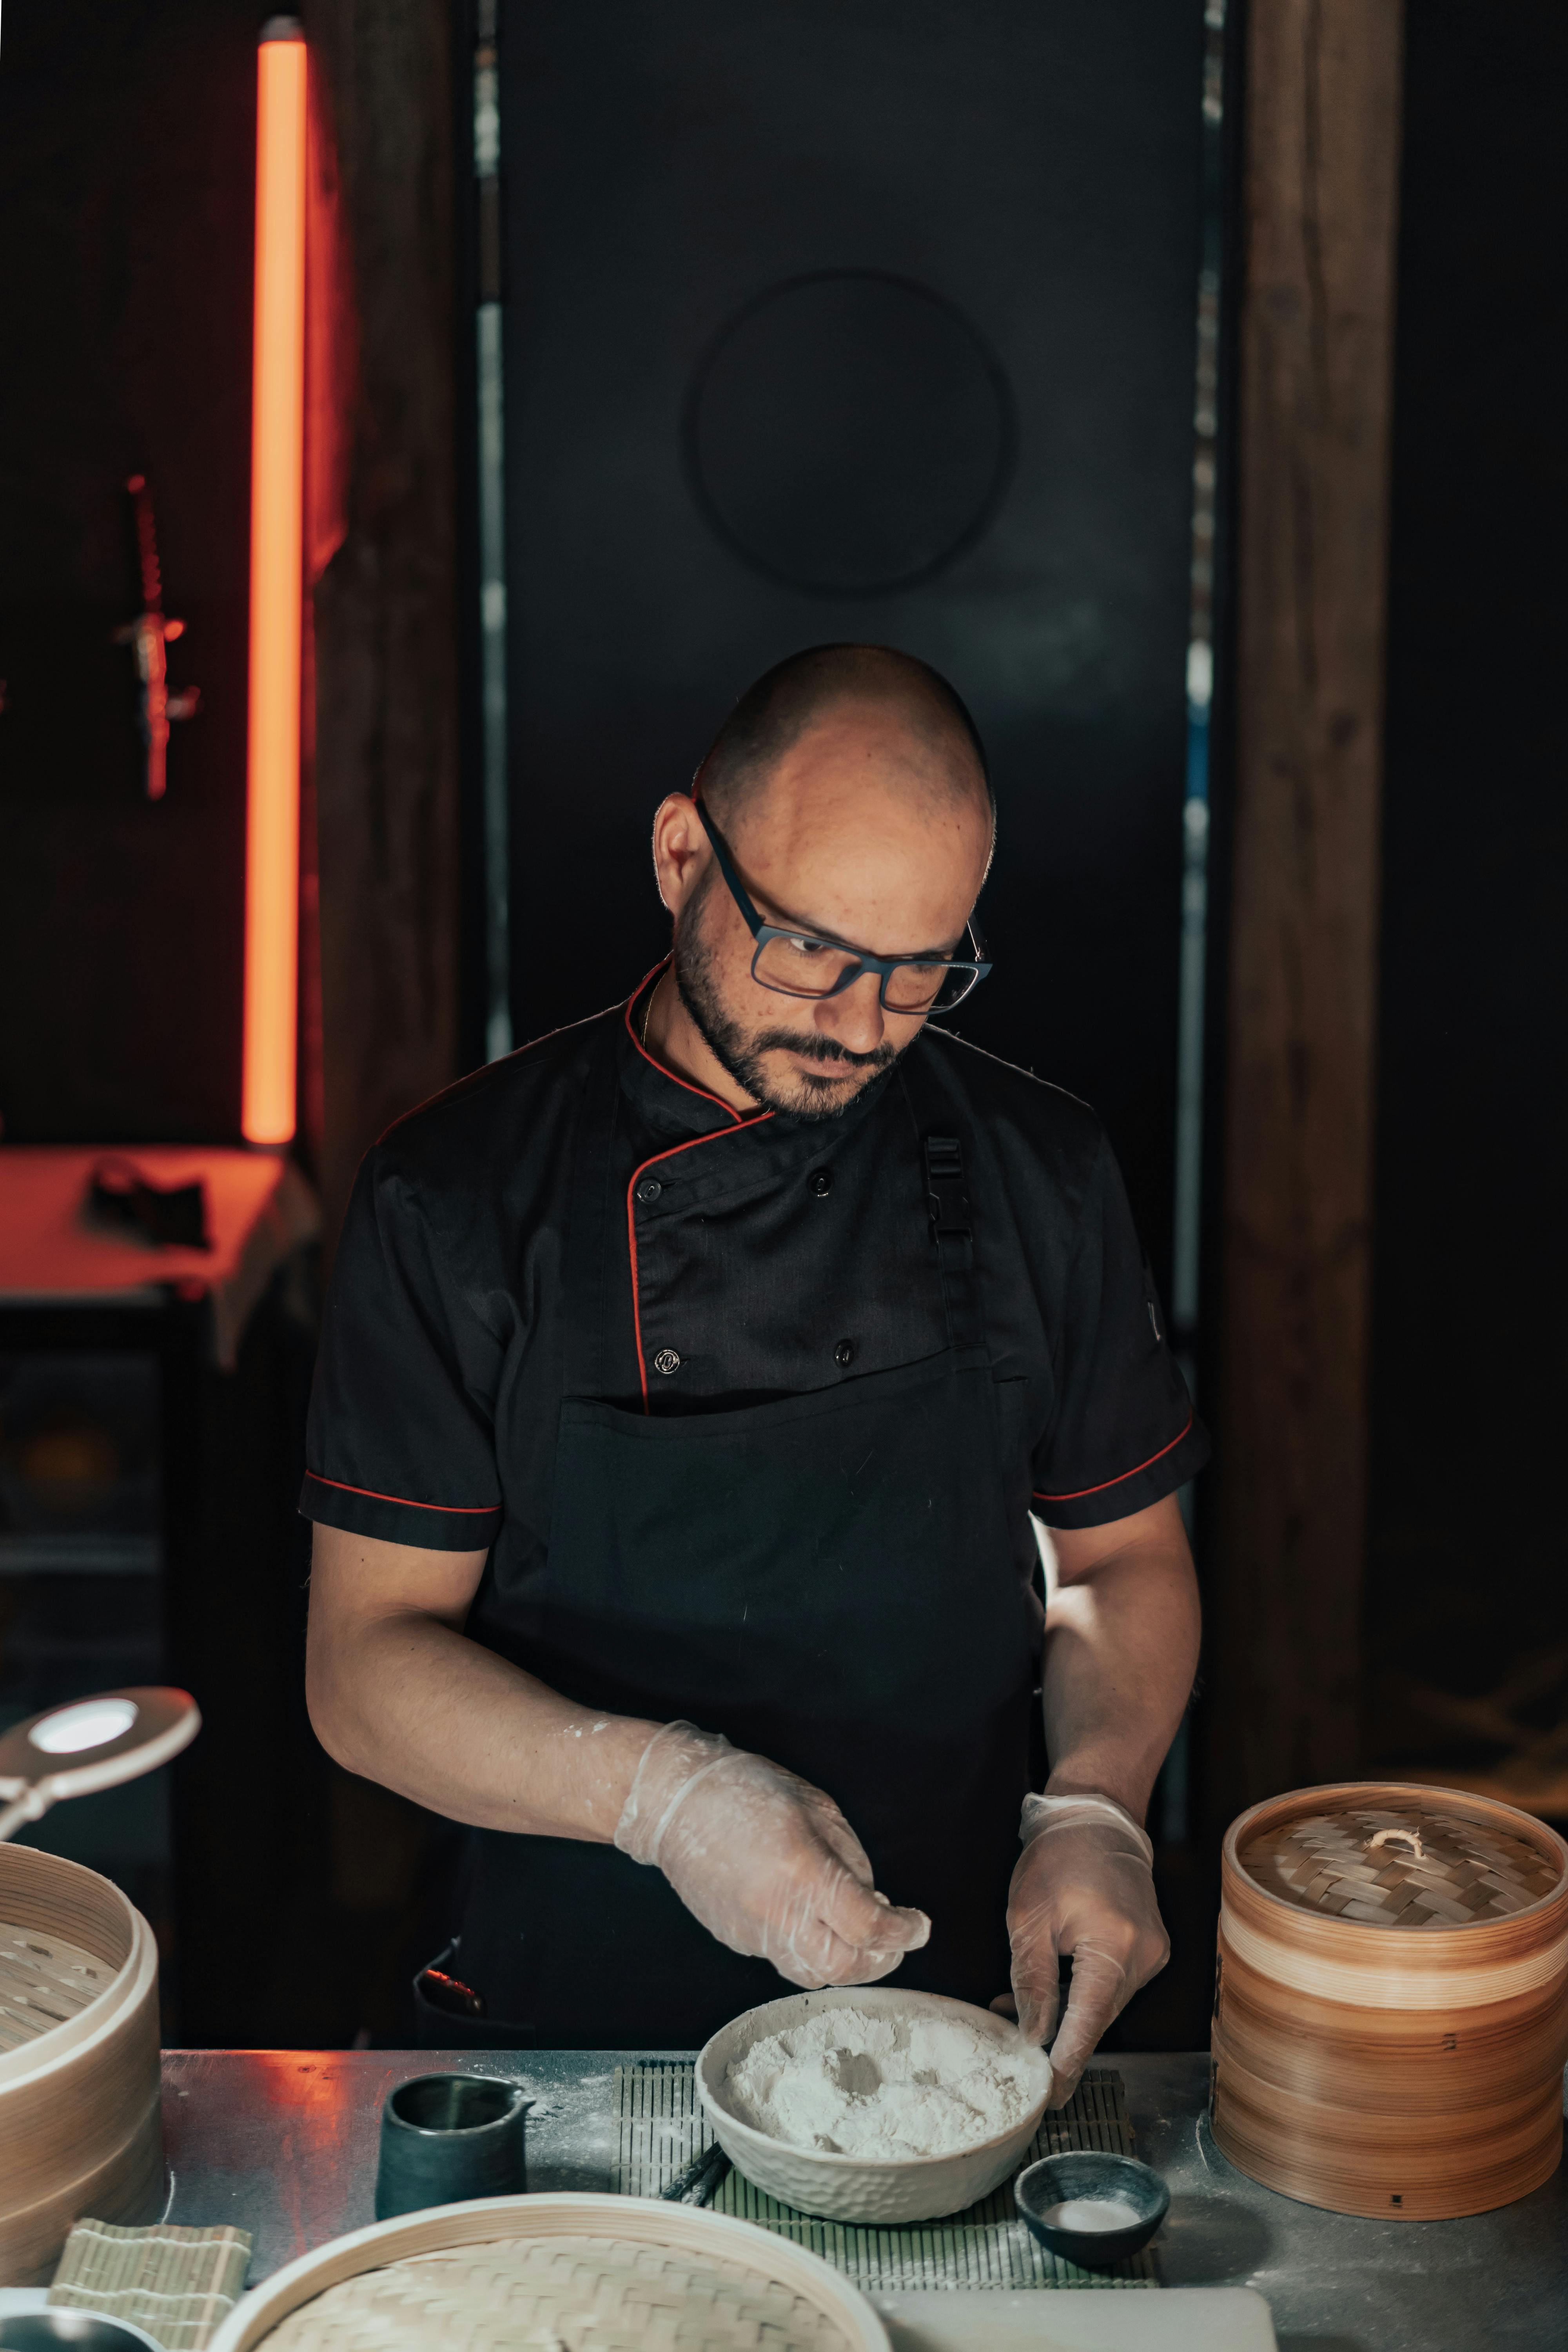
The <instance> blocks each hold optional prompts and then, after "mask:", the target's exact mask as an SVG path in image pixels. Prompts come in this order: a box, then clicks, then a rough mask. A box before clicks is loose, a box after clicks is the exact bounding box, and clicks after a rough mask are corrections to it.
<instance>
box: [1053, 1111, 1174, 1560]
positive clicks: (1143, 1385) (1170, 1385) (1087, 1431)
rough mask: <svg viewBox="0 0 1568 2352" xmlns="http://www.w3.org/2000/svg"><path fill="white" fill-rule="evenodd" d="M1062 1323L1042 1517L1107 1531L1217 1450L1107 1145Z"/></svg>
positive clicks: (1057, 1524) (1090, 1192)
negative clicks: (1174, 1348) (1196, 1406)
mask: <svg viewBox="0 0 1568 2352" xmlns="http://www.w3.org/2000/svg"><path fill="white" fill-rule="evenodd" d="M1059 1314H1060V1321H1059V1324H1058V1330H1057V1332H1056V1333H1055V1335H1054V1342H1055V1344H1054V1346H1053V1350H1052V1353H1053V1358H1054V1362H1055V1370H1056V1375H1057V1407H1056V1411H1055V1412H1054V1413H1053V1415H1052V1418H1051V1422H1050V1425H1049V1427H1048V1428H1047V1432H1046V1434H1045V1436H1044V1438H1043V1439H1042V1440H1041V1442H1040V1444H1038V1445H1037V1447H1036V1449H1035V1454H1034V1475H1033V1478H1032V1482H1031V1483H1032V1485H1033V1486H1034V1489H1035V1496H1034V1508H1035V1510H1036V1512H1037V1516H1038V1517H1040V1518H1041V1519H1043V1520H1044V1521H1045V1523H1046V1525H1047V1527H1053V1528H1097V1527H1103V1526H1104V1525H1105V1524H1106V1523H1107V1522H1108V1521H1109V1520H1111V1519H1124V1518H1127V1517H1131V1514H1132V1513H1133V1512H1134V1511H1142V1510H1146V1509H1147V1508H1148V1507H1149V1505H1150V1504H1151V1503H1157V1502H1159V1501H1160V1500H1161V1498H1162V1497H1163V1496H1166V1495H1170V1494H1173V1493H1174V1492H1175V1490H1176V1488H1177V1487H1178V1486H1184V1485H1185V1484H1186V1482H1187V1480H1188V1479H1189V1478H1191V1477H1192V1476H1194V1474H1195V1473H1196V1472H1197V1471H1199V1470H1201V1469H1202V1467H1203V1465H1204V1464H1205V1462H1206V1461H1207V1459H1208V1451H1209V1446H1208V1438H1207V1436H1206V1434H1205V1432H1204V1429H1203V1427H1202V1424H1201V1423H1199V1422H1198V1420H1197V1419H1196V1417H1195V1415H1194V1412H1193V1402H1192V1399H1191V1397H1190V1396H1189V1395H1188V1393H1187V1387H1186V1382H1185V1381H1184V1380H1183V1378H1182V1375H1181V1371H1180V1370H1179V1369H1178V1367H1177V1364H1176V1361H1175V1359H1174V1357H1173V1355H1172V1353H1171V1350H1170V1348H1169V1346H1168V1345H1167V1344H1166V1339H1165V1320H1164V1316H1163V1313H1162V1311H1161V1307H1160V1302H1159V1300H1158V1298H1157V1297H1156V1296H1155V1293H1154V1284H1153V1278H1152V1275H1151V1274H1150V1271H1149V1263H1148V1260H1147V1258H1146V1257H1145V1256H1144V1255H1143V1251H1142V1247H1141V1246H1140V1244H1139V1240H1138V1235H1137V1233H1136V1231H1135V1229H1134V1226H1133V1223H1132V1212H1131V1208H1130V1207H1129V1206H1128V1202H1127V1194H1126V1191H1125V1189H1124V1187H1123V1185H1122V1181H1121V1171H1120V1169H1119V1168H1118V1167H1117V1165H1116V1161H1115V1159H1114V1157H1113V1155H1112V1153H1111V1150H1110V1145H1109V1143H1107V1142H1104V1141H1103V1140H1102V1142H1101V1144H1100V1153H1099V1157H1098V1159H1097V1160H1096V1163H1095V1167H1094V1171H1093V1174H1092V1176H1091V1179H1090V1181H1089V1186H1088V1189H1087V1192H1086V1194H1085V1199H1084V1207H1083V1222H1082V1225H1081V1227H1080V1230H1079V1238H1078V1244H1077V1247H1076V1249H1075V1251H1074V1254H1073V1258H1072V1264H1071V1267H1070V1270H1069V1273H1068V1280H1067V1285H1066V1291H1065V1295H1064V1297H1063V1299H1062V1301H1061V1305H1060V1308H1059Z"/></svg>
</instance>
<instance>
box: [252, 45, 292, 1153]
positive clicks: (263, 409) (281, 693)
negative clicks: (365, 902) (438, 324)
mask: <svg viewBox="0 0 1568 2352" xmlns="http://www.w3.org/2000/svg"><path fill="white" fill-rule="evenodd" d="M306 120H307V117H306V57H305V40H304V36H303V34H302V32H301V31H300V28H299V26H298V25H297V24H295V23H294V21H293V19H291V18H289V17H274V18H272V19H271V20H270V22H269V23H268V26H266V28H265V29H264V31H263V34H262V37H261V45H260V47H259V49H258V56H257V126H256V342H255V353H254V359H253V369H254V378H253V392H252V409H251V476H250V728H249V757H248V783H247V821H246V869H245V1069H244V1085H243V1098H242V1104H241V1113H240V1125H241V1129H242V1131H243V1133H244V1135H245V1137H246V1139H247V1141H248V1142H251V1143H273V1144H276V1143H287V1142H289V1140H290V1139H291V1138H292V1136H293V1133H294V1123H295V1055H296V1023H297V1018H298V996H299V933H300V623H301V617H302V615H301V603H302V593H303V590H302V569H301V567H302V546H301V532H302V525H303V514H304V454H305V158H306Z"/></svg>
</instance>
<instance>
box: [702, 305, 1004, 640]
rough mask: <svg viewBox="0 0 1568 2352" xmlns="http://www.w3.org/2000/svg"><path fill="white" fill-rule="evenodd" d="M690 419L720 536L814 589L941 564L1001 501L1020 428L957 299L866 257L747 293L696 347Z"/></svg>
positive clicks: (891, 586) (861, 591) (864, 584)
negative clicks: (857, 265)
mask: <svg viewBox="0 0 1568 2352" xmlns="http://www.w3.org/2000/svg"><path fill="white" fill-rule="evenodd" d="M684 425H685V431H684V438H685V454H686V466H687V473H688V477H689V480H690V483H691V488H692V491H693V494H694V496H695V498H696V499H697V503H698V505H699V506H700V508H701V509H702V511H703V513H704V515H705V516H706V517H707V519H708V521H709V522H710V524H711V526H712V528H713V530H715V531H716V532H717V533H718V535H719V537H720V538H721V540H722V541H724V543H725V545H726V546H727V547H729V548H731V550H732V551H733V552H734V553H735V554H737V555H739V556H741V557H742V559H743V561H744V562H747V563H749V564H751V565H752V567H753V569H754V570H756V571H758V572H764V573H765V574H766V575H767V576H768V578H769V579H772V580H778V581H782V582H784V583H785V585H786V586H789V587H792V588H800V589H805V590H806V591H807V592H808V593H812V594H815V595H818V596H885V595H888V594H889V593H892V592H893V591H895V590H898V589H902V588H913V587H917V586H918V585H919V584H920V583H921V582H922V581H925V580H931V579H933V578H934V577H935V576H936V574H937V573H938V572H942V571H943V570H944V569H945V568H946V566H947V565H948V564H950V563H952V562H953V560H954V559H955V557H957V556H960V555H962V554H963V551H964V550H965V549H966V548H970V547H973V544H974V542H975V541H976V540H977V539H979V537H980V535H981V533H982V532H983V531H984V530H985V528H986V525H987V524H988V523H989V522H990V520H991V519H992V517H993V516H994V514H995V512H996V509H997V508H998V506H999V505H1000V503H1001V500H1002V497H1003V494H1004V492H1005V489H1006V487H1007V479H1008V476H1009V475H1010V473H1011V471H1012V467H1013V453H1014V446H1015V442H1016V427H1015V423H1014V408H1013V399H1012V394H1011V392H1010V390H1009V388H1008V384H1007V379H1006V377H1005V375H1004V373H1003V372H1002V369H1001V366H1000V364H999V362H997V361H996V359H995V358H994V355H993V353H992V352H990V350H989V349H988V348H987V346H986V344H985V342H984V339H983V338H982V336H981V335H980V333H979V332H978V331H977V330H976V329H975V327H973V325H972V324H971V322H970V320H968V319H966V318H965V317H964V315H963V311H962V310H959V309H958V308H957V307H956V305H955V304H953V303H952V302H949V301H947V300H946V299H944V298H943V297H942V295H940V294H934V293H932V291H931V289H930V288H929V287H926V286H920V285H916V284H915V283H914V282H913V281H912V280H911V279H910V278H894V277H891V276H889V275H888V274H887V273H885V272H883V271H881V270H876V269H825V270H818V271H816V272H814V273H813V274H812V275H811V276H809V277H804V278H788V279H786V280H785V281H784V283H783V284H782V285H778V286H771V287H769V288H767V289H766V290H765V291H764V292H763V293H761V294H758V295H756V296H755V297H754V298H753V299H752V300H751V301H750V302H748V303H747V304H746V305H745V307H744V309H743V310H739V311H737V312H736V313H735V315H734V317H733V318H731V319H730V320H727V321H726V322H725V324H724V325H723V327H721V329H720V331H719V333H718V334H717V335H716V336H715V337H714V340H713V341H712V343H711V344H710V347H709V349H708V351H707V352H706V353H705V354H704V356H703V358H702V360H701V362H700V365H699V367H698V369H697V372H696V374H695V375H694V376H693V378H692V382H691V386H690V389H689V392H688V394H687V399H686V414H685V420H684Z"/></svg>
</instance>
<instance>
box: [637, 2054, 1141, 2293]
mask: <svg viewBox="0 0 1568 2352" xmlns="http://www.w3.org/2000/svg"><path fill="white" fill-rule="evenodd" d="M711 2145H712V2134H711V2133H710V2130H709V2128H708V2124H707V2119H706V2117H705V2116H703V2114H702V2110H701V2108H700V2105H699V2104H698V2098H697V2082H696V2070H695V2069H694V2067H693V2066H692V2064H691V2062H690V2060H689V2059H680V2058H660V2059H648V2060H646V2061H644V2063H642V2064H640V2065H637V2066H617V2067H616V2168H615V2172H614V2175H613V2179H614V2184H615V2187H616V2190H617V2191H618V2193H619V2194H620V2195H621V2196H623V2197H657V2196H658V2193H659V2191H660V2190H661V2189H664V2188H667V2187H668V2184H669V2182H670V2181H671V2180H673V2179H674V2178H675V2176H676V2174H677V2173H678V2172H679V2171H680V2170H681V2169H682V2168H683V2167H684V2166H685V2165H687V2164H689V2163H690V2161H691V2159H692V2158H693V2157H695V2156H699V2155H700V2153H701V2151H702V2150H703V2149H704V2148H705V2147H710V2146H711ZM1068 2148H1103V2149H1105V2150H1106V2151H1107V2152H1108V2153H1109V2154H1110V2155H1113V2156H1132V2155H1135V2154H1136V2152H1137V2151H1136V2149H1135V2147H1134V2145H1133V2132H1132V2124H1131V2118H1130V2117H1129V2116H1128V2113H1127V2101H1126V2095H1125V2093H1124V2091H1123V2089H1122V2083H1121V2075H1120V2074H1113V2073H1112V2072H1111V2071H1110V2069H1109V2068H1105V2067H1095V2068H1092V2069H1091V2070H1090V2071H1089V2073H1088V2074H1086V2075H1085V2076H1084V2078H1083V2080H1082V2082H1081V2083H1080V2084H1079V2087H1078V2089H1077V2091H1076V2092H1075V2093H1074V2095H1073V2097H1072V2099H1071V2101H1070V2102H1069V2104H1068V2105H1067V2106H1065V2107H1063V2108H1061V2109H1060V2110H1056V2111H1053V2112H1052V2113H1050V2114H1048V2115H1047V2116H1046V2118H1045V2121H1044V2122H1043V2123H1042V2124H1041V2126H1040V2128H1039V2130H1038V2131H1037V2133H1036V2135H1035V2138H1034V2141H1033V2144H1032V2145H1031V2147H1030V2148H1029V2150H1028V2153H1027V2154H1026V2156H1025V2157H1024V2158H1023V2161H1022V2164H1020V2167H1019V2169H1020V2170H1022V2168H1023V2165H1024V2164H1033V2162H1034V2161H1035V2158H1037V2157H1038V2156H1057V2155H1059V2154H1061V2153H1062V2152H1063V2151H1065V2150H1067V2149H1068ZM713 2210H714V2212H715V2213H733V2214H734V2215H736V2216H737V2218H738V2219H739V2220H741V2221H756V2222H759V2223H760V2224H761V2226H762V2227H763V2229H764V2230H776V2231H778V2233H779V2235H780V2237H783V2238H789V2239H791V2240H793V2242H795V2244H796V2245H797V2246H805V2247H806V2248H807V2249H808V2250H809V2251H810V2252H812V2253H814V2254H820V2255H821V2256H822V2257H823V2259H824V2261H825V2262H829V2263H832V2264H833V2266H834V2268H835V2269H836V2270H840V2271H842V2272H843V2273H844V2274H845V2276H846V2277H847V2278H850V2279H852V2280H853V2281H854V2283H855V2284H856V2285H857V2286H858V2287H862V2288H866V2289H869V2290H872V2291H875V2290H879V2289H891V2288H899V2287H921V2286H941V2287H988V2286H999V2287H1026V2286H1046V2287H1049V2286H1098V2287H1153V2286H1158V2284H1159V2283H1160V2282H1159V2279H1158V2277H1157V2275H1156V2273H1155V2269H1154V2257H1153V2254H1152V2251H1150V2250H1149V2249H1147V2248H1146V2249H1145V2250H1144V2252H1142V2253H1141V2254H1134V2255H1133V2256H1132V2257H1131V2259H1130V2260H1129V2261H1127V2262H1124V2263H1117V2265H1116V2267H1115V2268H1114V2269H1113V2270H1110V2271H1086V2270H1080V2269H1079V2266H1078V2264H1077V2263H1069V2262H1064V2261H1063V2260H1062V2259H1061V2257H1060V2256H1059V2255H1058V2254H1051V2253H1047V2251H1046V2249H1045V2247H1044V2246H1042V2245H1041V2244H1040V2243H1039V2242H1038V2241H1037V2239H1035V2238H1032V2237H1031V2236H1030V2235H1029V2232H1028V2231H1027V2230H1026V2228H1025V2227H1024V2224H1023V2222H1022V2221H1020V2220H1019V2218H1018V2210H1017V2207H1016V2205H1015V2204H1014V2202H1013V2189H1012V2185H1011V2183H1010V2182H1007V2183H1005V2184H1004V2185H1003V2187H1002V2188H1000V2189H994V2190H993V2192H992V2194H991V2195H990V2196H989V2197H986V2198H984V2199H983V2200H981V2202H980V2203H979V2204H978V2205H972V2206H971V2207H970V2208H969V2210H968V2211H967V2212H964V2213H954V2214H953V2215H952V2217H951V2218H950V2219H949V2220H947V2221H916V2222H910V2223H909V2224H908V2225H907V2226H905V2227H904V2228H902V2229H857V2228H855V2227H854V2226H853V2225H852V2224H850V2223H848V2222H844V2221H821V2220H818V2219H817V2218H816V2217H815V2216H814V2215H812V2214H809V2213H797V2212H795V2210H794V2208H793V2207H791V2206H788V2205H781V2204H779V2203H778V2202H777V2201H776V2200H775V2199H773V2198H772V2197H769V2196H766V2195H765V2194H764V2193H763V2190H762V2189H753V2188H752V2184H751V2182H750V2181H749V2180H747V2179H743V2178H742V2175H741V2174H740V2173H738V2172H731V2173H729V2174H728V2175H727V2176H726V2178H725V2179H724V2181H723V2184H722V2186H721V2188H720V2190H719V2193H718V2195H717V2196H716V2197H715V2198H714V2200H713Z"/></svg>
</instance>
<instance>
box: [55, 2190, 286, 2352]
mask: <svg viewBox="0 0 1568 2352" xmlns="http://www.w3.org/2000/svg"><path fill="white" fill-rule="evenodd" d="M249 2260H250V2232H249V2231H248V2230H236V2229H231V2228H229V2227H228V2226H227V2225H226V2224H219V2225H218V2226H217V2227H216V2228H213V2229H210V2230H193V2229H189V2228H182V2227H181V2226H180V2225H179V2224H178V2223H177V2222H169V2221H165V2222H162V2223H160V2224H159V2225H158V2226H157V2227H155V2228H153V2229H146V2230H135V2229H131V2230H124V2229H119V2228H117V2227H115V2226H114V2225H113V2224H112V2223H110V2222H108V2221H79V2222H78V2223H77V2225H76V2227H75V2229H74V2230H73V2231H71V2233H70V2235H69V2237H68V2239H67V2240H66V2244H65V2252H64V2253H63V2254H62V2255H61V2256H60V2265H59V2268H58V2271H56V2273H55V2281H54V2284H53V2285H52V2286H51V2287H50V2289H49V2302H50V2303H51V2305H56V2306H57V2307H58V2306H61V2305H63V2306H64V2307H65V2308H66V2309H68V2310H72V2311H96V2312H100V2313H101V2314H102V2315H103V2317H104V2318H105V2319H128V2320H129V2321H130V2322H131V2324H132V2326H133V2327H142V2328H145V2330H146V2332H147V2334H148V2335H149V2336H156V2338H157V2340H158V2342H159V2343H160V2344H162V2345H163V2346H164V2347H166V2352H202V2347H203V2346H204V2345H205V2344H206V2343H207V2341H208V2339H209V2338H210V2337H211V2336H213V2335H214V2334H215V2333H216V2330H217V2328H218V2327H219V2326H220V2325H221V2324H222V2322H223V2321H224V2320H226V2318H227V2317H228V2315H229V2313H230V2312H231V2311H232V2310H233V2309H234V2306H235V2304H236V2302H237V2298H238V2296H239V2294H240V2290H241V2289H242V2288H243V2286H244V2284H245V2273H246V2266H247V2263H249Z"/></svg>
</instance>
